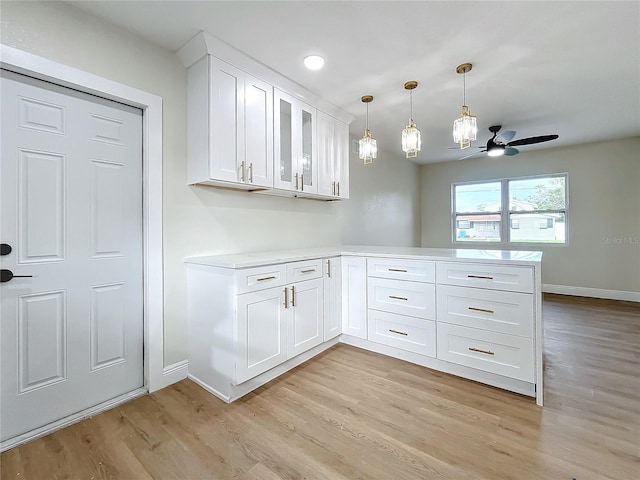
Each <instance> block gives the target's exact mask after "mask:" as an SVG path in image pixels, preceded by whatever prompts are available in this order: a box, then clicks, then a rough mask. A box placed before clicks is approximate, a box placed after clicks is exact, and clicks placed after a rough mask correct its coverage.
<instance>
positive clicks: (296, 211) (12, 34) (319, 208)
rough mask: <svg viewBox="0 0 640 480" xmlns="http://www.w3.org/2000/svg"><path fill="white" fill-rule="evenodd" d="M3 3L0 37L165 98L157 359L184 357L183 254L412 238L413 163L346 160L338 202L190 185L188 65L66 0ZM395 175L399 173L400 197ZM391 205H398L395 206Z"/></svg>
mask: <svg viewBox="0 0 640 480" xmlns="http://www.w3.org/2000/svg"><path fill="white" fill-rule="evenodd" d="M1 8H2V12H1V13H2V18H1V21H2V31H1V37H0V40H1V42H2V43H4V44H6V45H9V46H12V47H15V48H19V49H21V50H24V51H27V52H30V53H33V54H36V55H39V56H42V57H46V58H49V59H51V60H54V61H57V62H60V63H63V64H65V65H69V66H72V67H75V68H78V69H81V70H84V71H88V72H91V73H94V74H97V75H100V76H102V77H105V78H108V79H111V80H114V81H117V82H120V83H123V84H126V85H130V86H133V87H136V88H139V89H141V90H144V91H147V92H150V93H153V94H156V95H159V96H161V97H162V98H163V120H164V129H163V168H164V181H163V195H164V200H163V204H164V214H163V232H164V233H163V238H164V285H165V290H164V302H165V319H164V327H165V365H170V364H172V363H175V362H177V361H180V360H183V359H184V358H186V338H187V336H186V304H187V298H186V288H185V287H186V269H185V266H184V263H183V258H184V257H185V256H189V255H202V254H218V253H220V254H222V253H236V252H249V251H258V250H270V249H287V248H302V247H313V246H331V245H338V244H340V243H343V242H344V241H347V242H348V243H362V244H364V243H366V244H391V243H396V244H399V245H410V244H417V243H418V241H419V240H418V239H419V235H420V232H419V228H416V227H415V226H416V225H419V214H418V208H419V205H418V201H417V199H418V198H419V184H418V181H417V180H416V181H414V182H413V183H411V182H410V180H411V179H412V178H417V177H418V175H417V174H416V171H417V170H416V168H417V167H415V165H413V164H409V163H404V162H399V161H397V160H389V162H393V163H382V162H379V164H378V165H377V166H374V167H373V168H370V169H368V170H362V169H360V168H356V166H355V164H354V162H352V168H351V197H352V199H351V200H349V201H348V202H345V203H340V202H318V201H310V200H302V199H288V198H278V197H272V196H267V195H255V194H249V193H245V192H238V191H232V190H222V189H215V188H211V187H188V186H187V185H186V151H187V146H186V126H187V112H186V95H187V92H186V71H185V69H184V68H183V66H182V64H181V63H180V62H179V61H178V60H177V58H176V57H175V55H174V54H173V53H172V52H169V51H167V50H164V49H162V48H159V47H157V46H154V45H152V44H150V43H148V42H146V41H144V40H142V39H140V38H138V37H136V36H134V35H132V34H130V33H128V32H126V31H124V30H122V29H120V28H118V27H115V26H112V25H110V24H108V23H106V22H104V21H102V20H101V19H98V18H96V17H93V16H90V15H87V14H85V13H84V12H82V11H80V10H78V9H76V8H75V7H73V6H70V5H67V4H64V3H59V2H7V1H3V2H2V5H1ZM211 33H213V34H215V32H211ZM391 165H393V167H391ZM393 176H396V177H397V178H398V179H403V180H402V181H401V184H402V190H403V191H402V192H401V193H400V194H394V190H395V189H396V187H399V185H398V184H397V183H396V180H393V179H390V178H389V177H393ZM396 206H398V207H400V206H401V207H403V208H402V209H398V211H397V212H395V213H394V210H395V209H396ZM365 211H366V214H363V215H361V214H360V212H365ZM383 221H389V222H392V223H391V225H392V226H393V228H394V231H389V230H388V229H386V228H384V225H383V223H382V222H383Z"/></svg>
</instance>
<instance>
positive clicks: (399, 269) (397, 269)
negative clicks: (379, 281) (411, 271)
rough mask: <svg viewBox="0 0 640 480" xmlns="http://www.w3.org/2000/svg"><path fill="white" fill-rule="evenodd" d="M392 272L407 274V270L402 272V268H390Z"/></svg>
mask: <svg viewBox="0 0 640 480" xmlns="http://www.w3.org/2000/svg"><path fill="white" fill-rule="evenodd" d="M389 271H390V272H402V273H407V271H406V270H402V269H401V268H390V269H389Z"/></svg>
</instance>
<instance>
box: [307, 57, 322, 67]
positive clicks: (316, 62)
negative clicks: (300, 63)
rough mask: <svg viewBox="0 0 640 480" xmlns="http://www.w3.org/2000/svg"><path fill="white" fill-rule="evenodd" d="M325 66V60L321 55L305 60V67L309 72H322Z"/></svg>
mask: <svg viewBox="0 0 640 480" xmlns="http://www.w3.org/2000/svg"><path fill="white" fill-rule="evenodd" d="M323 65H324V58H322V57H321V56H320V55H309V56H308V57H305V58H304V66H305V67H307V68H308V69H309V70H320V69H321V68H322V66H323Z"/></svg>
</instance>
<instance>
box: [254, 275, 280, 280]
mask: <svg viewBox="0 0 640 480" xmlns="http://www.w3.org/2000/svg"><path fill="white" fill-rule="evenodd" d="M274 278H276V277H275V275H271V276H270V277H262V278H258V282H264V281H265V280H273V279H274Z"/></svg>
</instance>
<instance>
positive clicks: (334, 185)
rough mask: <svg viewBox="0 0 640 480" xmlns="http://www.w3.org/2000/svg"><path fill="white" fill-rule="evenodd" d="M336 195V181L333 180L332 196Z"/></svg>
mask: <svg viewBox="0 0 640 480" xmlns="http://www.w3.org/2000/svg"><path fill="white" fill-rule="evenodd" d="M335 195H336V182H333V196H335Z"/></svg>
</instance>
